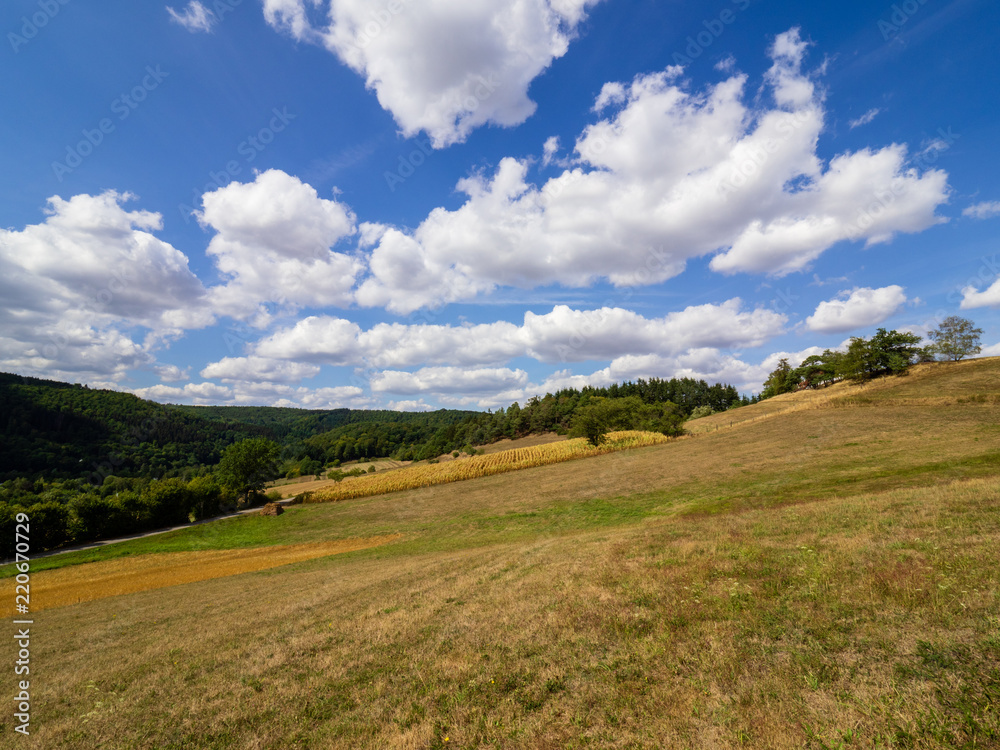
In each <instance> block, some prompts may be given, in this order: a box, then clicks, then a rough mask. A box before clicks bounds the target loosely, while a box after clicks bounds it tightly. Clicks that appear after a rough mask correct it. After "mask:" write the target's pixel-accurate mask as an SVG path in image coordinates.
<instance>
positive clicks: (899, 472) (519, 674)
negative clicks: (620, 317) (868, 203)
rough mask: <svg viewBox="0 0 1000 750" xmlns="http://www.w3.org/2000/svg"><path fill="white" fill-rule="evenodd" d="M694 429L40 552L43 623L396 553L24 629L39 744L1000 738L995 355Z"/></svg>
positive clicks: (980, 741)
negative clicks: (302, 555) (415, 485)
mask: <svg viewBox="0 0 1000 750" xmlns="http://www.w3.org/2000/svg"><path fill="white" fill-rule="evenodd" d="M689 427H690V429H691V432H692V433H694V434H693V435H692V436H690V437H687V438H683V439H680V440H675V441H672V442H670V443H667V444H664V445H657V446H652V447H647V448H641V449H636V450H630V451H622V452H618V453H609V454H606V455H601V456H597V457H594V458H588V459H582V460H577V461H572V462H568V463H562V464H553V465H549V466H540V467H536V468H532V469H526V470H523V471H519V472H513V473H508V474H501V475H496V476H490V477H485V478H480V479H475V480H469V481H465V482H456V483H453V484H447V485H439V486H434V487H425V488H421V489H416V490H409V491H404V492H396V493H392V494H389V495H383V496H377V497H366V498H361V499H357V500H344V501H340V502H335V503H327V504H318V505H305V506H296V507H291V508H289V509H288V510H287V512H286V513H285V514H284V515H282V516H280V517H277V518H266V517H246V518H240V519H231V520H226V521H220V522H215V523H209V524H205V525H202V526H197V527H193V528H189V529H185V530H183V531H179V532H172V533H170V534H165V535H161V536H158V537H152V538H148V539H143V540H137V541H133V542H126V543H121V544H116V545H112V546H110V547H106V548H103V549H101V550H99V551H88V552H84V553H71V554H67V555H62V556H58V557H56V558H46V559H45V560H39V561H37V564H36V565H35V566H34V567H33V571H34V572H33V574H32V575H33V584H35V585H37V586H38V590H37V592H36V594H35V596H36V597H37V606H38V607H40V608H43V607H45V606H46V605H45V594H44V591H45V587H46V586H52V587H53V588H54V587H56V586H57V585H59V582H60V574H63V571H73V575H74V576H75V577H76V580H81V581H86V580H87V573H86V571H87V570H88V568H87V564H88V563H91V562H92V563H95V564H97V565H108V564H109V563H108V562H107V561H109V560H118V561H119V564H120V565H121V566H125V568H124V569H127V566H128V565H129V564H130V561H133V560H134V561H135V563H136V575H139V573H140V568H141V569H142V570H143V571H148V570H150V568H151V565H152V563H150V562H149V560H148V556H149V555H153V554H156V555H162V556H163V559H164V560H165V561H170V560H174V559H175V558H172V557H171V555H172V554H173V553H183V554H186V555H190V554H191V553H197V552H208V551H211V550H224V549H229V550H238V549H247V550H248V551H247V555H253V556H254V559H255V560H257V559H259V558H260V556H261V555H265V554H266V550H265V551H262V548H268V547H273V548H274V549H275V550H276V551H277V550H286V549H289V548H290V546H291V545H310V544H312V545H316V544H319V543H322V542H331V543H332V542H335V541H337V540H343V541H344V542H345V544H346V543H347V542H348V541H349V540H363V539H373V538H378V539H389V538H391V539H393V541H390V542H387V543H384V544H380V545H378V546H367V547H366V548H364V549H361V548H360V547H361V546H363V545H361V543H360V542H359V543H357V544H356V545H355V549H356V551H352V552H346V553H343V554H337V555H333V556H327V557H313V558H312V559H303V560H302V561H300V562H296V563H293V564H289V565H284V566H281V567H271V568H269V569H263V570H257V572H247V573H242V574H239V575H224V576H222V577H215V578H210V579H207V580H201V581H197V582H190V583H183V584H180V582H179V581H178V583H179V584H180V585H174V586H170V585H165V584H169V583H170V581H169V580H162V581H161V582H160V583H161V584H163V587H161V588H158V589H152V590H146V591H141V592H137V593H130V594H124V595H121V596H116V597H112V598H103V599H97V600H93V601H86V602H81V603H79V604H72V605H68V606H67V605H61V606H55V605H54V606H52V607H49V608H44V609H40V611H39V614H38V616H37V620H36V623H37V625H36V626H35V627H36V628H37V632H38V637H37V640H34V641H32V648H33V652H32V653H33V656H32V658H33V661H32V670H33V673H34V670H36V669H37V674H38V677H37V681H36V682H33V685H34V687H33V690H34V693H33V698H32V700H33V704H32V705H33V716H34V717H35V718H34V720H33V721H34V723H33V725H32V740H31V741H32V743H38V744H35V745H34V746H37V747H46V748H50V747H51V748H56V747H66V748H92V747H102V748H145V747H150V748H152V747H157V748H160V747H175V748H181V747H207V748H243V747H258V748H287V747H316V748H320V747H322V748H328V747H336V748H339V747H343V748H386V747H393V748H396V747H399V748H447V747H470V748H471V747H500V748H515V747H532V748H566V747H574V748H575V747H607V748H625V747H629V748H660V747H691V748H715V747H739V746H746V747H754V748H793V747H795V748H800V747H815V748H834V747H874V746H878V747H921V748H923V747H935V748H951V747H968V748H973V747H990V746H997V744H998V743H1000V713H998V706H1000V585H998V584H1000V581H998V572H997V566H996V560H998V559H1000V359H996V358H991V359H979V360H971V361H965V362H959V363H938V364H930V365H920V366H917V367H915V368H913V369H912V370H911V373H910V374H909V375H908V376H906V377H898V378H887V379H884V380H880V381H876V382H873V383H870V384H868V385H864V386H857V385H848V384H840V385H836V386H832V387H830V388H828V389H825V390H822V391H815V392H802V393H797V394H789V395H785V396H779V397H776V398H773V399H769V400H767V401H764V402H761V403H759V404H754V405H750V406H746V407H743V408H741V409H739V410H736V411H734V412H730V413H725V414H718V415H714V416H711V417H707V418H705V419H702V420H697V421H695V422H692V423H690V424H689ZM396 535H398V536H396ZM296 549H298V547H296ZM251 550H253V551H252V552H251ZM144 559H145V560H146V562H143V560H144ZM102 561H103V562H102ZM255 564H256V565H258V567H259V565H260V563H255ZM152 567H153V568H155V565H152ZM44 568H48V570H44ZM164 569H165V570H166V569H167V567H166V563H165V568H164ZM248 569H249V568H248ZM94 570H95V571H97V570H98V568H94ZM116 570H118V569H116ZM6 572H7V574H8V575H9V574H10V571H9V570H7V571H6ZM67 574H68V573H67ZM64 575H65V574H64ZM94 575H95V576H96V575H97V573H96V572H95V574H94ZM6 583H7V584H8V588H9V589H10V591H8V595H7V600H9V601H13V583H12V581H11V579H7V581H6ZM81 585H83V584H81ZM6 648H8V650H9V651H10V653H8V663H13V660H14V657H13V648H14V646H13V644H8V646H7V647H6ZM11 685H12V683H11V682H8V686H7V687H4V688H3V690H2V691H0V695H2V696H3V698H4V699H6V700H8V703H13V698H14V695H15V693H14V691H13V688H12V686H11ZM11 722H12V719H11V718H9V716H8V717H0V732H2V733H3V734H6V735H8V736H9V735H10V734H11V733H12V725H11Z"/></svg>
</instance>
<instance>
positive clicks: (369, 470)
mask: <svg viewBox="0 0 1000 750" xmlns="http://www.w3.org/2000/svg"><path fill="white" fill-rule="evenodd" d="M455 455H456V456H457V455H458V454H457V453H456V454H455ZM368 473H369V474H374V473H375V466H374V465H372V466H369V467H368Z"/></svg>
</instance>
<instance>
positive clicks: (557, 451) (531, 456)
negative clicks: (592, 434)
mask: <svg viewBox="0 0 1000 750" xmlns="http://www.w3.org/2000/svg"><path fill="white" fill-rule="evenodd" d="M669 440H671V438H668V437H666V436H664V435H661V434H659V433H656V432H639V431H625V432H610V433H608V435H607V439H606V440H605V441H604V442H603V443H601V445H599V446H593V445H591V444H590V443H588V442H587V441H586V439H584V438H575V439H573V440H564V441H560V442H552V443H547V444H544V445H533V446H530V447H523V448H511V449H509V450H504V451H499V452H493V453H488V454H486V455H482V456H467V457H465V458H463V459H461V460H456V461H448V462H446V463H439V464H421V465H419V466H408V467H405V468H402V469H399V470H396V471H393V472H392V473H390V474H385V475H381V476H380V475H378V474H376V475H374V476H361V477H356V478H351V479H350V480H344V481H343V482H339V483H337V484H333V485H327V486H326V487H323V488H320V489H317V490H316V491H315V492H313V493H312V495H311V497H310V498H309V500H308V502H329V501H332V500H345V499H348V498H358V497H368V496H370V495H381V494H384V493H387V492H398V491H400V490H412V489H415V488H417V487H428V486H431V485H435V484H447V483H449V482H461V481H464V480H467V479H478V478H479V477H487V476H492V475H494V474H504V473H506V472H508V471H517V470H518V469H530V468H532V467H535V466H545V465H547V464H555V463H561V462H562V461H572V460H574V459H578V458H590V457H593V456H600V455H603V454H605V453H611V452H614V451H622V450H628V449H630V448H644V447H646V446H650V445H660V444H662V443H666V442H668V441H669Z"/></svg>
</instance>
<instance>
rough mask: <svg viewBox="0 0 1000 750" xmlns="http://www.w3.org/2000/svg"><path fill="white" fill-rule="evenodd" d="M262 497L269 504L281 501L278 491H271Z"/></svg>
mask: <svg viewBox="0 0 1000 750" xmlns="http://www.w3.org/2000/svg"><path fill="white" fill-rule="evenodd" d="M264 497H266V498H267V501H268V502H269V503H276V502H278V501H279V500H280V499H281V493H280V492H279V491H278V490H271V491H270V492H268V493H267V494H266V495H265V496H264Z"/></svg>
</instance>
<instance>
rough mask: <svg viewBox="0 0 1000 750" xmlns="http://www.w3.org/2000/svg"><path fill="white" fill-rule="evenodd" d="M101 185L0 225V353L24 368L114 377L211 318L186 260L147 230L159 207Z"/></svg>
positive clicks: (155, 223)
mask: <svg viewBox="0 0 1000 750" xmlns="http://www.w3.org/2000/svg"><path fill="white" fill-rule="evenodd" d="M132 197H133V196H131V195H129V194H128V193H118V192H115V191H107V192H105V193H102V194H100V195H76V196H73V197H72V198H70V199H68V200H65V199H63V198H61V197H59V196H54V197H52V198H49V200H48V207H47V209H46V214H47V216H46V218H45V220H44V221H43V222H41V223H39V224H31V225H28V226H26V227H25V228H24V229H22V230H13V229H10V230H2V229H0V298H2V300H3V304H2V305H0V362H2V363H3V365H4V367H5V368H7V369H10V370H15V371H17V372H21V373H24V374H31V375H43V376H47V377H55V378H64V379H67V380H73V381H78V380H80V379H83V378H88V377H89V378H94V377H98V378H100V379H102V380H103V379H110V380H117V379H118V378H120V377H122V375H123V374H124V373H125V372H126V371H127V370H130V369H135V368H144V367H153V366H154V365H155V356H154V355H153V350H154V349H155V348H156V347H157V346H159V345H160V344H162V343H163V342H164V341H165V340H168V339H170V338H172V337H175V336H178V335H180V333H181V332H182V331H183V330H185V329H190V328H202V327H204V326H207V325H211V324H212V323H213V322H214V316H213V315H212V313H211V311H210V309H209V305H208V298H207V294H206V290H205V288H204V287H203V286H202V284H201V282H200V281H199V280H198V278H197V277H196V276H195V275H194V274H193V273H192V272H191V270H190V268H189V267H188V259H187V256H185V255H184V254H183V253H182V252H180V251H179V250H177V249H176V248H174V247H173V246H171V245H170V244H169V243H167V242H164V241H162V240H160V239H158V238H157V237H156V236H155V234H153V232H155V231H158V230H160V229H161V228H162V216H161V215H160V214H157V213H152V212H149V211H139V210H137V211H128V210H126V209H125V208H124V206H123V204H125V203H127V202H128V201H129V200H130V199H131V198H132Z"/></svg>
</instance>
